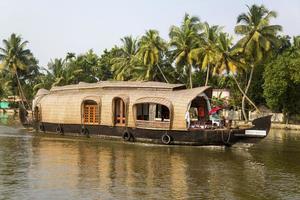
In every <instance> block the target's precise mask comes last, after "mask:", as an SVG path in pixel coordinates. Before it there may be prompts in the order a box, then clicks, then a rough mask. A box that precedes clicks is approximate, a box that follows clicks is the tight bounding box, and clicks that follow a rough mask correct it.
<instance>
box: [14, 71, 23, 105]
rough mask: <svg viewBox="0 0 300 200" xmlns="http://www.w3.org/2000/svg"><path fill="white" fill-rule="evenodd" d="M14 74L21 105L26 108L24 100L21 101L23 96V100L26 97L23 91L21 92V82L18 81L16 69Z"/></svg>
mask: <svg viewBox="0 0 300 200" xmlns="http://www.w3.org/2000/svg"><path fill="white" fill-rule="evenodd" d="M15 75H16V78H17V85H18V90H19V95H20V97H21V103H22V105H23V106H24V108H25V109H26V107H25V104H24V101H23V99H24V98H25V100H26V97H25V95H24V92H23V89H22V87H21V82H20V79H19V75H18V72H17V71H16V73H15Z"/></svg>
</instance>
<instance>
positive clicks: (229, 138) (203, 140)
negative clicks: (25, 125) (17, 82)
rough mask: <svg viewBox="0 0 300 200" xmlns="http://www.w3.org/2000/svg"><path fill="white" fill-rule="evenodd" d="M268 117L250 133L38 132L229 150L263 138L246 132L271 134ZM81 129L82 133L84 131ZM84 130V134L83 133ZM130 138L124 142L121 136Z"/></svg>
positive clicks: (49, 128)
mask: <svg viewBox="0 0 300 200" xmlns="http://www.w3.org/2000/svg"><path fill="white" fill-rule="evenodd" d="M270 119H271V117H270V116H267V117H263V118H259V119H257V121H256V123H257V124H256V125H255V126H254V127H252V128H249V129H199V130H191V131H176V130H168V131H166V130H151V129H140V128H129V127H128V128H126V127H118V126H103V125H85V126H84V127H83V126H82V125H80V124H54V123H40V125H39V127H38V129H39V132H50V133H54V134H58V135H72V136H88V137H99V138H104V139H113V140H128V142H144V143H155V144H166V142H165V143H164V142H163V140H162V137H163V136H164V135H165V134H167V135H168V136H169V137H170V142H168V143H167V144H170V145H171V144H173V145H174V144H175V145H193V146H205V145H225V146H231V145H233V144H235V143H237V142H244V143H256V142H258V141H260V140H261V139H263V138H265V137H266V136H247V135H246V134H245V131H246V130H265V131H266V133H268V132H269V130H270ZM83 128H84V129H83ZM83 130H86V131H83ZM126 132H127V133H129V134H130V135H131V138H124V133H126Z"/></svg>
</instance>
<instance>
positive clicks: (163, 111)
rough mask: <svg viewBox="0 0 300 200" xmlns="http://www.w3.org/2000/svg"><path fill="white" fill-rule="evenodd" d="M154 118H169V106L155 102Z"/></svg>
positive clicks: (165, 119) (162, 119) (167, 119)
mask: <svg viewBox="0 0 300 200" xmlns="http://www.w3.org/2000/svg"><path fill="white" fill-rule="evenodd" d="M155 120H160V121H169V120H170V111H169V108H168V107H166V106H164V105H161V104H156V112H155Z"/></svg>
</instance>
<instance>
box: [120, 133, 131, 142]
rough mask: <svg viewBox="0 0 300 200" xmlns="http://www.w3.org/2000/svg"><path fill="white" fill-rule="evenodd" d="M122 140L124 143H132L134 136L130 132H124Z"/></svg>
mask: <svg viewBox="0 0 300 200" xmlns="http://www.w3.org/2000/svg"><path fill="white" fill-rule="evenodd" d="M122 138H123V140H124V141H130V140H131V139H132V138H133V136H132V134H131V133H130V132H129V131H124V133H123V135H122Z"/></svg>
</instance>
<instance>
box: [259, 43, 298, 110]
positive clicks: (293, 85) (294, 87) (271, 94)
mask: <svg viewBox="0 0 300 200" xmlns="http://www.w3.org/2000/svg"><path fill="white" fill-rule="evenodd" d="M299 50H300V49H299V48H298V47H297V43H296V41H295V43H294V46H293V47H291V48H289V49H287V50H285V51H284V52H283V53H282V54H280V55H278V56H277V57H275V58H274V59H273V61H272V62H270V63H269V64H268V65H267V66H266V70H265V72H264V80H265V82H264V93H263V94H264V97H265V98H266V102H267V105H268V106H270V108H271V109H272V110H274V111H277V112H284V113H286V114H288V115H290V114H295V113H300V92H299V91H300V82H299V78H300V72H299V71H300V57H299Z"/></svg>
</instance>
